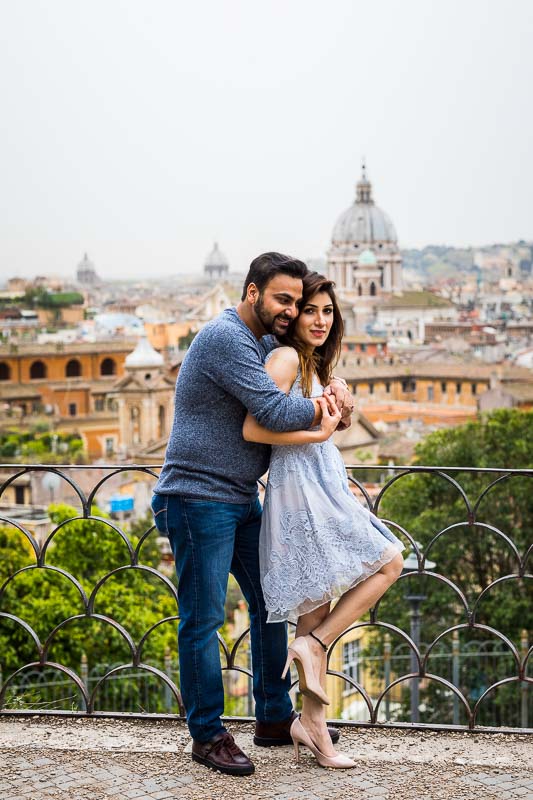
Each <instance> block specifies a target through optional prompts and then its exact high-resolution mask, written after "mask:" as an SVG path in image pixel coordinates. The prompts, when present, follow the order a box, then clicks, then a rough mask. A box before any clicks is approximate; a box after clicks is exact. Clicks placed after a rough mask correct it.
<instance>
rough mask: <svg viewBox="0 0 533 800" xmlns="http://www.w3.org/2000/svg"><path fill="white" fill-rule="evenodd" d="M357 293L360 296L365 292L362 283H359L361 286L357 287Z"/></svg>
mask: <svg viewBox="0 0 533 800" xmlns="http://www.w3.org/2000/svg"><path fill="white" fill-rule="evenodd" d="M357 294H358V295H359V297H361V295H362V294H363V287H362V286H361V284H359V286H358V287H357Z"/></svg>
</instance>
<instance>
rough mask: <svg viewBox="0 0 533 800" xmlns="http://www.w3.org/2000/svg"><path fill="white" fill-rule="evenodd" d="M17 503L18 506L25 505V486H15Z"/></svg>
mask: <svg viewBox="0 0 533 800" xmlns="http://www.w3.org/2000/svg"><path fill="white" fill-rule="evenodd" d="M15 503H16V504H17V505H18V506H23V505H24V486H15Z"/></svg>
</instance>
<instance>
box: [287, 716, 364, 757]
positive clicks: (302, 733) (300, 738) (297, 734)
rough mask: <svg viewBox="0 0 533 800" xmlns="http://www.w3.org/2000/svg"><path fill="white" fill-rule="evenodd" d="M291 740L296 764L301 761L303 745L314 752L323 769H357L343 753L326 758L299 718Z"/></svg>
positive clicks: (295, 721)
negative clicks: (301, 747)
mask: <svg viewBox="0 0 533 800" xmlns="http://www.w3.org/2000/svg"><path fill="white" fill-rule="evenodd" d="M290 734H291V739H292V741H293V744H294V755H295V758H296V763H299V761H300V745H301V744H303V745H304V746H305V747H308V748H309V750H310V751H311V752H312V754H313V755H314V757H315V758H316V760H317V761H318V763H319V764H320V766H321V767H330V768H331V769H350V768H351V767H355V766H356V763H355V761H352V759H351V758H348V756H343V755H342V753H337V755H336V756H326V755H324V753H322V752H321V751H320V750H319V749H318V747H317V746H316V745H315V743H314V742H313V740H312V739H311V737H310V736H309V734H308V733H307V731H306V730H305V728H304V726H303V725H302V723H301V722H300V720H299V718H298V717H297V718H296V719H295V720H294V722H293V723H292V725H291V730H290Z"/></svg>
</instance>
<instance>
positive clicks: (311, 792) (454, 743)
mask: <svg viewBox="0 0 533 800" xmlns="http://www.w3.org/2000/svg"><path fill="white" fill-rule="evenodd" d="M229 727H230V729H231V731H232V732H233V733H234V734H235V737H236V740H237V742H238V744H239V745H240V746H241V747H242V748H243V749H244V750H246V752H247V753H248V754H249V755H250V756H251V757H252V759H253V761H254V763H255V765H256V772H255V774H254V775H252V776H249V777H246V778H235V777H230V776H226V775H219V774H218V773H215V772H212V771H211V770H207V769H206V768H205V767H202V766H200V765H198V764H195V763H194V762H193V761H192V760H191V757H190V755H189V750H190V739H189V736H188V732H187V729H186V727H185V725H184V724H183V722H182V721H180V720H176V719H168V720H159V721H154V720H139V719H137V718H129V719H128V718H125V719H120V720H114V719H109V718H107V719H105V718H100V719H95V718H72V717H71V718H66V717H65V718H61V717H45V716H41V717H38V716H35V717H16V716H2V717H0V798H1V800H49V798H61V800H88V799H89V798H90V799H91V800H173V799H174V798H187V800H229V799H231V800H240V799H241V798H243V799H244V798H246V800H259V799H261V800H263V798H276V799H277V800H301V799H302V798H305V800H318V799H319V798H328V800H329V798H350V800H351V798H354V800H358V799H359V798H365V799H366V800H380V799H381V800H393V799H394V800H407V798H409V800H413V799H414V800H419V799H420V800H438V799H439V800H440V798H445V800H477V799H478V798H480V799H481V798H483V800H503V799H504V798H506V799H507V798H522V800H533V766H532V765H533V741H532V739H531V737H530V736H527V735H518V734H516V735H515V734H505V733H498V734H482V733H475V734H469V733H451V732H432V731H415V730H409V729H408V730H392V729H367V728H353V727H352V728H343V729H342V739H341V741H342V750H343V751H344V752H346V753H349V754H350V755H352V756H353V757H354V758H355V760H356V761H357V762H358V766H357V768H355V769H352V770H328V769H322V768H320V767H318V766H317V764H316V762H315V761H314V759H313V758H312V756H311V755H310V754H308V752H307V751H305V750H304V756H303V759H302V762H301V763H300V764H299V765H297V764H295V762H294V760H293V751H292V748H291V747H283V748H270V749H265V748H257V747H254V745H253V741H252V737H253V727H252V725H251V724H250V723H241V722H233V723H231V725H230V726H229Z"/></svg>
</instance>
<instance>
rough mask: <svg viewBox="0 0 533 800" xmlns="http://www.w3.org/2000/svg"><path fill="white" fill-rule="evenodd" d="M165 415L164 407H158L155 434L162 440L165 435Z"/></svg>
mask: <svg viewBox="0 0 533 800" xmlns="http://www.w3.org/2000/svg"><path fill="white" fill-rule="evenodd" d="M165 423H166V414H165V406H159V409H158V419H157V433H158V439H162V438H163V436H165V435H166V424H165Z"/></svg>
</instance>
